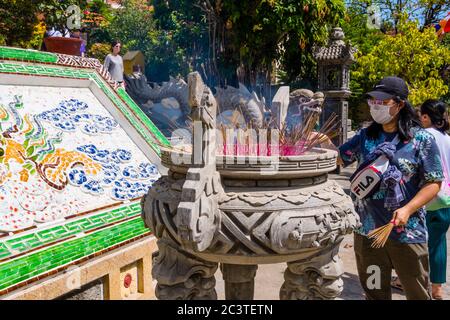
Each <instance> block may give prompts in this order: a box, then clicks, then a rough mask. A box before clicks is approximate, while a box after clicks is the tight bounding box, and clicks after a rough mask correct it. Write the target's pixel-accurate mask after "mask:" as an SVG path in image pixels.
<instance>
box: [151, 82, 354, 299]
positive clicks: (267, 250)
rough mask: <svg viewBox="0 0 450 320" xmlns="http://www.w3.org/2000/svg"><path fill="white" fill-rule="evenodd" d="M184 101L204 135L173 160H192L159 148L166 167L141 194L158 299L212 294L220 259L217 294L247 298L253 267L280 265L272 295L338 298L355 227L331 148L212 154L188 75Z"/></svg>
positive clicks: (210, 133) (211, 123) (211, 122)
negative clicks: (347, 240) (344, 244)
mask: <svg viewBox="0 0 450 320" xmlns="http://www.w3.org/2000/svg"><path fill="white" fill-rule="evenodd" d="M189 97H190V99H189V100H190V105H191V107H192V110H193V119H195V120H197V121H201V123H202V130H205V132H206V133H205V139H203V141H202V142H201V143H195V142H194V145H193V152H192V155H191V154H184V155H182V156H184V157H183V158H184V159H191V160H194V155H195V154H199V153H200V155H201V157H200V159H201V161H200V163H198V162H195V161H192V162H191V163H196V164H195V165H191V164H185V163H180V161H177V159H180V154H179V152H178V151H175V150H162V155H161V158H162V159H161V160H162V163H163V164H164V165H165V166H166V167H167V168H169V173H168V175H167V176H163V177H162V178H161V179H160V180H159V181H158V182H156V183H155V184H154V186H153V188H152V189H151V190H150V191H149V193H148V195H147V196H146V197H145V198H144V199H143V200H142V208H143V218H144V220H145V222H146V224H147V226H148V227H150V228H151V229H152V231H153V232H154V234H155V236H156V237H157V238H158V248H159V251H158V252H157V253H156V254H155V255H154V261H153V277H154V278H155V279H156V280H157V281H158V285H157V288H156V295H157V297H158V298H159V299H216V298H217V295H216V292H215V278H214V274H215V273H216V271H217V268H218V266H219V263H220V267H221V271H222V274H223V278H224V280H225V295H226V298H227V299H239V300H240V299H252V298H253V294H254V277H255V275H256V271H257V267H258V264H270V263H281V262H287V269H286V272H285V275H284V278H285V282H284V284H283V286H282V287H281V289H280V298H281V299H333V298H335V297H337V296H338V295H339V294H340V293H341V292H342V289H343V282H342V279H341V275H342V273H343V271H342V265H341V261H340V259H339V257H338V251H339V245H340V243H341V241H342V239H343V237H344V235H346V234H348V233H350V232H351V231H352V229H353V228H354V227H355V226H356V225H357V223H358V221H357V218H356V215H355V213H354V210H353V205H352V203H351V200H350V199H349V197H348V196H347V195H346V194H345V193H344V191H343V190H342V188H341V187H340V186H339V185H338V184H337V183H336V182H335V181H331V180H328V177H327V176H328V172H330V171H333V170H334V169H335V168H336V158H337V153H336V152H335V151H330V150H325V149H313V150H311V151H310V152H308V154H305V155H301V156H289V157H280V158H278V159H277V161H273V159H272V161H270V160H269V159H266V158H264V157H259V158H258V159H257V158H251V157H234V156H217V155H216V146H215V130H208V129H214V127H215V112H216V105H215V100H214V97H213V96H212V94H211V92H210V90H209V88H207V87H206V86H205V85H204V84H203V83H202V81H201V78H200V76H199V75H198V74H196V73H194V74H191V75H190V76H189ZM195 130H196V129H195V127H194V131H195ZM194 134H195V132H194ZM175 153H176V154H175ZM274 276H275V275H274Z"/></svg>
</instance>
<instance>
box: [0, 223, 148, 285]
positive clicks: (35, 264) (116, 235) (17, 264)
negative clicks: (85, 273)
mask: <svg viewBox="0 0 450 320" xmlns="http://www.w3.org/2000/svg"><path fill="white" fill-rule="evenodd" d="M145 234H149V229H147V228H146V227H145V226H144V223H143V221H142V219H140V218H136V219H133V220H130V221H127V222H124V223H121V224H119V225H116V226H113V227H110V228H106V229H103V230H100V231H97V232H94V233H91V234H88V235H86V236H84V237H82V238H77V239H74V240H69V241H67V242H63V243H60V244H57V245H55V246H52V247H49V248H47V249H45V250H42V251H38V252H35V253H31V254H29V255H26V256H23V257H19V258H17V259H14V260H11V261H8V262H5V263H2V264H0V279H2V281H1V282H0V290H4V289H7V288H8V287H11V286H13V285H16V284H18V283H20V282H22V281H24V280H28V279H31V278H34V277H37V276H39V275H42V274H44V273H46V272H49V271H51V270H54V269H57V268H60V267H62V266H64V265H65V264H68V263H73V262H76V261H77V260H79V259H81V258H84V257H88V256H90V255H92V254H94V253H97V252H100V251H102V250H105V249H108V248H110V247H113V246H115V245H117V244H120V243H122V242H124V241H129V240H130V239H133V238H136V237H139V236H142V235H145ZM0 294H1V291H0Z"/></svg>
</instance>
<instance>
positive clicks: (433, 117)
mask: <svg viewBox="0 0 450 320" xmlns="http://www.w3.org/2000/svg"><path fill="white" fill-rule="evenodd" d="M447 108H448V107H447V105H445V104H444V103H443V102H441V101H437V100H427V101H426V102H424V104H423V105H422V106H421V108H420V121H421V122H422V125H423V127H424V128H426V130H427V131H428V132H430V133H431V134H432V135H433V136H434V138H435V139H436V142H437V145H438V147H439V151H440V155H441V160H442V167H443V169H444V172H446V178H447V179H446V183H448V175H449V173H450V156H449V155H450V136H449V135H448V134H447V133H446V131H448V130H449V129H450V125H449V122H448V113H447ZM449 226H450V208H449V207H447V208H441V209H438V210H434V211H431V210H428V209H427V227H428V232H429V239H428V250H429V252H430V280H431V289H432V296H433V299H436V300H442V299H443V292H442V291H443V290H442V284H444V283H445V282H446V280H447V275H446V269H447V239H446V234H447V231H448V228H449Z"/></svg>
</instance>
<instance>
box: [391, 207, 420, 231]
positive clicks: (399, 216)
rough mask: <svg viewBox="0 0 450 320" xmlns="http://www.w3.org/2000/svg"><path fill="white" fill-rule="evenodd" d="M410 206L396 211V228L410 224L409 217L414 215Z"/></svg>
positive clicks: (394, 219) (394, 218)
mask: <svg viewBox="0 0 450 320" xmlns="http://www.w3.org/2000/svg"><path fill="white" fill-rule="evenodd" d="M414 212H415V211H412V210H411V208H410V207H408V205H406V206H404V207H402V208H400V209H397V210H395V211H394V217H393V221H394V226H396V227H400V226H405V225H406V224H407V223H408V220H409V217H410V216H411V215H412V214H413V213H414Z"/></svg>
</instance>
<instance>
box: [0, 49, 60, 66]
mask: <svg viewBox="0 0 450 320" xmlns="http://www.w3.org/2000/svg"><path fill="white" fill-rule="evenodd" d="M0 59H16V60H24V61H35V62H44V63H56V62H57V61H58V56H57V55H56V54H54V53H50V52H42V51H36V50H28V49H20V48H10V47H0Z"/></svg>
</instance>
